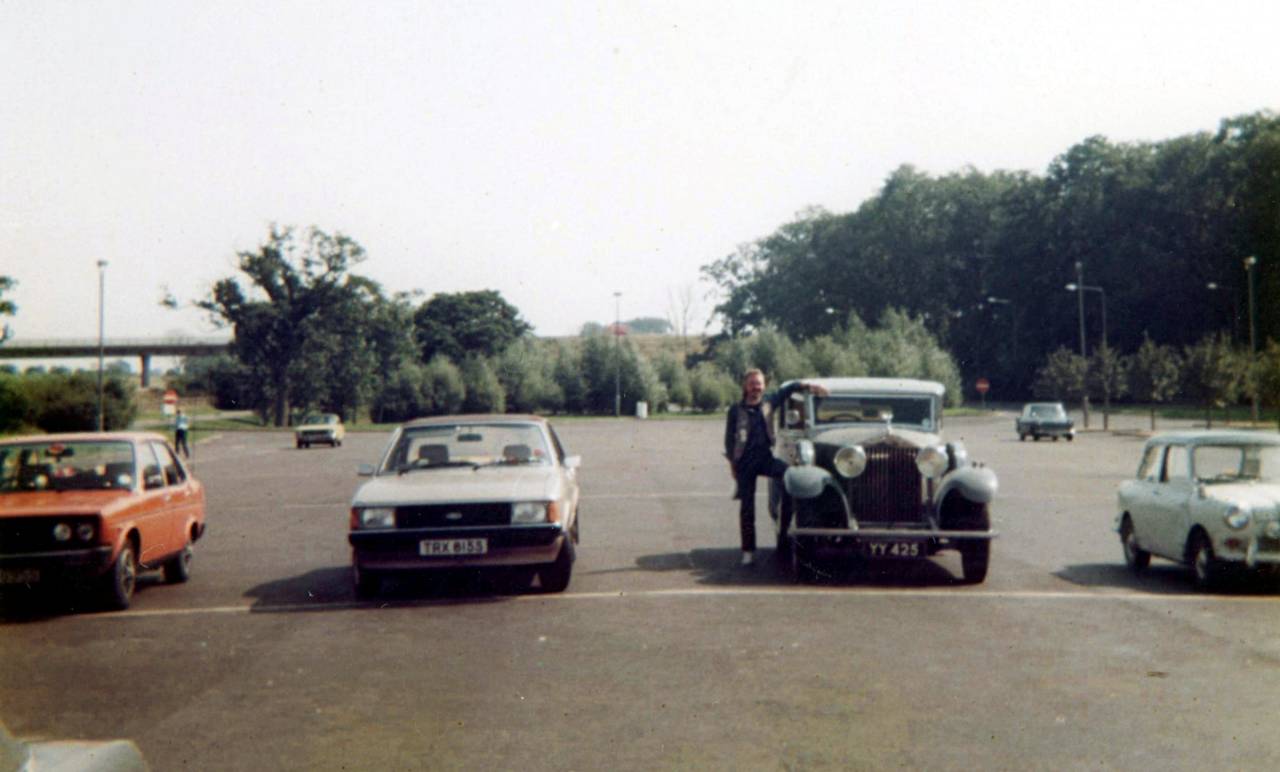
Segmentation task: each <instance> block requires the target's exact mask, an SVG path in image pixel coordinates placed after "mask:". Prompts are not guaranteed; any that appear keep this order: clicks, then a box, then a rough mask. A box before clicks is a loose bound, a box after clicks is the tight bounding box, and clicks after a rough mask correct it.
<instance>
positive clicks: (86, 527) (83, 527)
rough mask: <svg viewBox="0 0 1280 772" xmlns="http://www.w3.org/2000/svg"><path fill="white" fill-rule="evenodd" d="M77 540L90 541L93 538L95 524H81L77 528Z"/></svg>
mask: <svg viewBox="0 0 1280 772" xmlns="http://www.w3.org/2000/svg"><path fill="white" fill-rule="evenodd" d="M76 538H77V539H79V540H80V541H89V540H90V539H92V538H93V524H92V523H81V524H80V525H77V526H76Z"/></svg>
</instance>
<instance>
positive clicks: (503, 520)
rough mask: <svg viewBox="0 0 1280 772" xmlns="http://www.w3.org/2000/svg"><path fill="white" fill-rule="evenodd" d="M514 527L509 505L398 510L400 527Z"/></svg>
mask: <svg viewBox="0 0 1280 772" xmlns="http://www.w3.org/2000/svg"><path fill="white" fill-rule="evenodd" d="M510 524H511V505H510V504H508V503H506V502H501V503H487V504H425V505H417V506H404V507H396V527H397V528H459V527H465V526H476V525H510Z"/></svg>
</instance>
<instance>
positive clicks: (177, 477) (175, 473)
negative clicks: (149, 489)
mask: <svg viewBox="0 0 1280 772" xmlns="http://www.w3.org/2000/svg"><path fill="white" fill-rule="evenodd" d="M151 449H152V450H154V451H155V453H156V455H157V456H158V457H159V458H160V465H161V467H163V469H164V482H165V485H178V484H180V483H181V482H182V481H184V480H186V479H187V475H186V474H185V473H184V472H183V471H182V464H179V463H178V459H176V458H174V456H173V451H171V450H169V448H168V446H167V445H164V444H161V443H158V442H153V443H151Z"/></svg>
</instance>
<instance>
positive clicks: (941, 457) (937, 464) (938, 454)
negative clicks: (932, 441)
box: [916, 445, 947, 477]
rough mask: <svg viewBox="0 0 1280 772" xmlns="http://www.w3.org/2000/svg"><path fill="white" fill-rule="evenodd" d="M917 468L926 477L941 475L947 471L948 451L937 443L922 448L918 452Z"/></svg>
mask: <svg viewBox="0 0 1280 772" xmlns="http://www.w3.org/2000/svg"><path fill="white" fill-rule="evenodd" d="M916 469H919V470H920V474H922V475H924V476H925V477H941V476H942V473H943V472H945V471H947V452H946V451H945V450H943V449H942V448H939V447H937V446H936V445H930V446H928V447H924V448H921V449H920V452H919V453H917V454H916Z"/></svg>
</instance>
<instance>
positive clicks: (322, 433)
mask: <svg viewBox="0 0 1280 772" xmlns="http://www.w3.org/2000/svg"><path fill="white" fill-rule="evenodd" d="M293 436H294V440H295V441H296V443H297V445H298V447H299V448H309V447H311V446H312V445H319V444H321V443H323V444H325V445H328V446H329V447H331V448H336V447H338V446H339V445H341V444H342V440H343V438H345V437H346V436H347V430H346V427H344V426H343V425H342V417H341V416H339V415H338V414H337V413H317V414H315V415H309V416H307V417H306V418H304V419H302V423H300V424H298V428H297V429H296V430H295V431H294V433H293Z"/></svg>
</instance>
